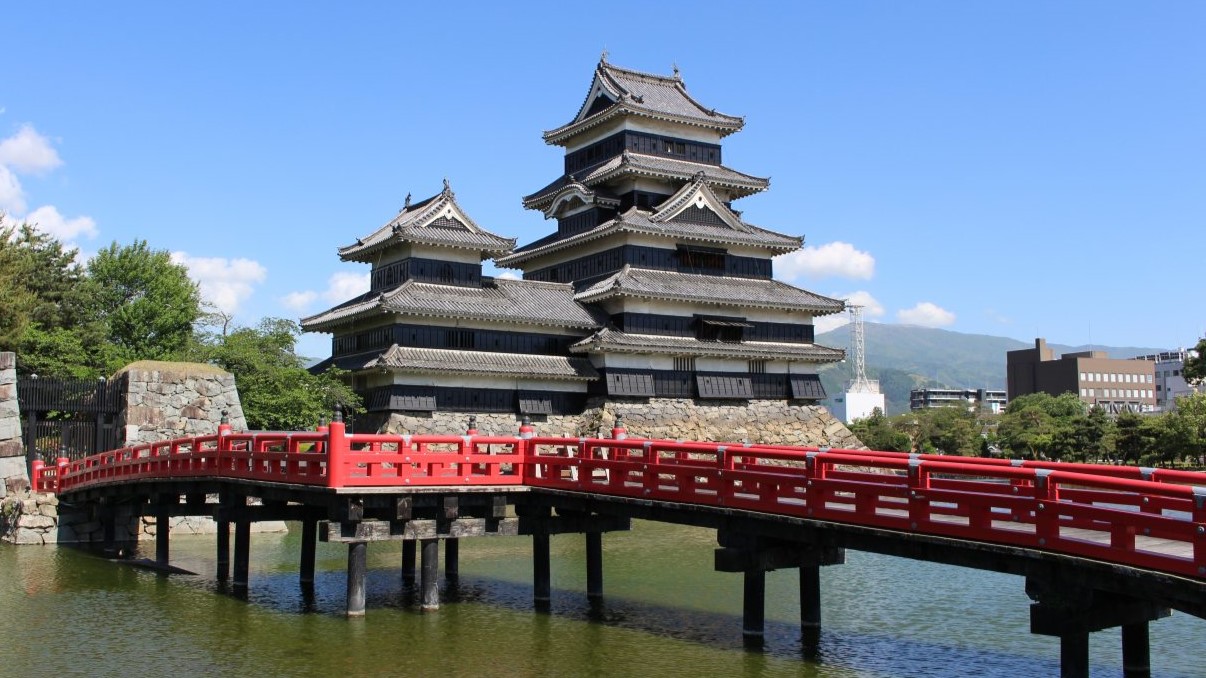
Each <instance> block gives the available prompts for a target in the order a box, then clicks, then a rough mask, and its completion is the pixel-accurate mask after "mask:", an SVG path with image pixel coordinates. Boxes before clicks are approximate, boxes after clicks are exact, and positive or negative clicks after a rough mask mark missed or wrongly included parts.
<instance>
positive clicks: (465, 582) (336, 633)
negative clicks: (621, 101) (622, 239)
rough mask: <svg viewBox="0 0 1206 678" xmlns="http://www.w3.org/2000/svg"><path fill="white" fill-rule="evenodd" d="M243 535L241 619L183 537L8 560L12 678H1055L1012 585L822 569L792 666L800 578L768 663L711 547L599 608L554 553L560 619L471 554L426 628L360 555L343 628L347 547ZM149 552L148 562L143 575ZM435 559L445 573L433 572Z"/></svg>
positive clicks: (888, 567)
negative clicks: (811, 628)
mask: <svg viewBox="0 0 1206 678" xmlns="http://www.w3.org/2000/svg"><path fill="white" fill-rule="evenodd" d="M299 543H300V536H299V534H298V533H297V532H296V531H294V532H291V533H289V534H288V535H284V534H281V535H270V534H254V535H252V544H251V554H252V565H251V569H252V571H251V583H250V594H249V597H248V599H247V600H245V601H244V600H239V599H236V598H234V597H232V596H230V595H228V594H226V593H223V592H222V590H221V587H220V586H219V585H218V584H217V582H216V580H215V576H214V555H213V551H214V540H213V538H212V537H178V538H175V539H174V540H173V541H172V563H173V564H174V565H176V566H178V567H182V568H185V569H187V570H190V571H193V572H196V573H197V574H195V575H172V576H170V577H169V576H162V575H159V574H156V573H154V572H151V571H147V570H141V569H138V568H135V567H132V566H130V565H128V564H116V563H113V562H110V561H106V560H103V559H101V558H98V557H95V556H92V555H88V554H86V553H83V552H80V551H76V550H72V549H68V548H54V547H29V546H23V547H14V546H7V545H6V546H0V637H2V638H3V639H4V640H5V643H4V649H3V650H2V651H0V674H3V675H5V676H22V677H30V676H122V677H124V678H132V677H135V676H171V677H173V678H184V677H188V676H231V677H235V676H238V677H246V676H648V677H657V676H823V677H836V676H860V677H861V676H874V677H881V676H882V677H887V676H967V675H978V676H1002V677H1004V676H1009V677H1014V676H1050V675H1058V671H1059V667H1058V657H1059V645H1058V642H1057V641H1056V640H1055V639H1051V638H1045V637H1039V636H1032V635H1030V633H1029V632H1028V626H1029V617H1028V611H1027V606H1028V604H1029V601H1028V599H1027V598H1026V595H1025V593H1024V592H1023V582H1022V580H1021V579H1020V578H1018V577H1012V576H1008V575H1000V574H995V573H986V572H980V571H974V570H965V569H960V568H954V567H947V566H941V565H933V564H928V563H920V562H915V561H909V560H902V559H895V558H888V557H884V556H877V555H873V554H865V553H858V552H848V553H847V564H845V565H840V566H834V567H828V568H824V569H823V570H822V591H823V596H824V610H823V613H824V623H825V627H824V629H823V631H822V634H821V639H820V648H821V649H820V654H819V657H818V658H817V659H816V660H815V661H808V660H805V659H804V658H803V657H802V653H801V649H800V648H801V646H800V640H799V637H800V632H799V627H798V619H799V607H798V602H797V595H798V580H797V577H796V573H795V571H781V572H772V573H770V574H768V577H767V605H766V614H767V625H766V631H767V636H766V645H765V648H764V649H763V650H762V651H761V652H752V651H747V650H745V649H743V648H742V644H741V590H742V580H741V576H740V575H738V574H725V573H716V572H713V571H712V569H711V567H712V550H713V548H714V547H715V537H714V533H713V532H712V531H710V530H704V529H698V528H687V527H679V526H671V525H662V524H657V523H647V522H635V523H634V525H633V530H632V531H631V532H628V533H613V534H608V535H605V536H604V587H605V593H606V599H605V602H604V605H603V606H602V608H601V609H598V608H596V609H594V610H592V608H591V607H590V606H589V605H588V603H587V601H586V596H585V593H584V591H585V587H586V581H585V579H586V575H585V572H586V565H585V546H584V540H583V539H582V537H581V536H576V535H565V536H559V537H554V538H553V540H552V554H553V561H552V566H553V603H552V609H551V611H550V612H549V613H548V614H539V613H536V612H534V611H533V608H532V603H531V595H532V589H531V542H530V539H528V538H524V537H510V538H483V539H468V540H462V544H461V576H460V582H459V585H458V586H457V587H456V588H455V590H449V591H445V602H444V605H443V607H442V608H441V609H440V610H439V611H438V612H435V613H426V614H424V613H421V612H419V610H418V606H417V604H416V602H415V601H416V598H415V591H413V590H412V589H411V588H409V587H405V586H403V585H402V583H401V581H400V576H399V565H400V563H401V549H400V547H399V546H398V545H397V544H392V545H389V544H373V545H371V546H370V547H369V577H368V582H367V591H368V613H367V615H366V616H365V617H364V618H363V619H353V620H349V619H347V618H345V617H344V615H343V610H344V592H345V579H344V567H345V564H346V563H345V561H346V547H342V546H337V545H328V544H319V562H318V573H317V576H316V583H315V587H314V591H313V595H311V596H307V595H304V594H303V592H302V589H301V588H300V587H299V585H298V583H297V554H298V551H299ZM153 548H154V547H153V544H145V545H144V546H143V549H144V551H143V553H141V554H140V555H143V556H151V557H153ZM441 555H442V554H441ZM1151 637H1152V667H1153V675H1155V676H1198V677H1201V676H1206V659H1204V658H1203V657H1202V650H1203V648H1206V621H1203V620H1199V619H1196V618H1193V617H1188V616H1185V615H1180V614H1174V615H1173V616H1172V617H1170V618H1168V619H1164V620H1161V621H1158V622H1154V623H1153V624H1152V625H1151ZM1119 647H1120V641H1119V633H1118V632H1117V631H1116V630H1115V631H1107V632H1102V633H1098V634H1093V636H1092V640H1091V652H1092V662H1093V675H1094V676H1118V675H1121V672H1122V671H1121V665H1122V664H1121V656H1120V649H1119Z"/></svg>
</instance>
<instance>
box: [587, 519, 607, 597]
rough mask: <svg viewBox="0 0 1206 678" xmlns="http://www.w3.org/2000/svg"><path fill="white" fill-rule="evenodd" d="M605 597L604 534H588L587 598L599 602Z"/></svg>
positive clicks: (589, 532) (593, 532) (596, 532)
mask: <svg viewBox="0 0 1206 678" xmlns="http://www.w3.org/2000/svg"><path fill="white" fill-rule="evenodd" d="M602 597H603V533H602V532H598V531H588V532H587V533H586V598H587V599H588V600H594V601H597V600H599V599H601V598H602Z"/></svg>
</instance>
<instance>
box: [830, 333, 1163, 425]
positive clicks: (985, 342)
mask: <svg viewBox="0 0 1206 678" xmlns="http://www.w3.org/2000/svg"><path fill="white" fill-rule="evenodd" d="M863 329H864V347H865V349H866V351H865V354H864V355H865V358H866V367H867V377H868V378H870V379H876V378H878V379H879V380H880V390H881V391H882V392H883V393H884V396H885V401H886V409H887V414H889V415H892V414H900V413H901V412H906V411H908V409H909V390H910V389H914V388H922V387H926V386H938V387H946V388H971V389H977V388H986V389H991V390H1002V391H1003V390H1005V353H1006V352H1007V351H1016V350H1018V349H1023V348H1033V347H1034V342H1024V341H1018V340H1017V339H1010V338H1008V337H993V336H988V335H984V334H963V333H961V332H952V331H950V330H939V329H934V328H931V327H918V326H915V325H895V324H881V323H864V324H863ZM816 341H817V343H818V344H822V345H824V346H833V347H836V348H846V349H847V351H848V352H849V347H850V326H849V325H844V326H842V327H839V328H837V329H835V330H831V331H829V332H824V333H822V334H818V335H817V338H816ZM1048 346H1050V347H1051V348H1052V349H1053V350H1054V351H1055V354H1056V356H1057V357H1058V356H1059V355H1061V354H1064V353H1073V352H1077V351H1089V350H1096V351H1105V352H1106V353H1108V354H1109V356H1110V357H1111V358H1131V357H1134V356H1137V355H1146V354H1149V353H1158V352H1160V351H1163V350H1168V349H1160V348H1150V347H1134V346H1122V347H1112V346H1091V347H1090V346H1065V345H1062V344H1048ZM852 359H853V356H851V359H849V360H847V361H846V362H845V363H841V364H838V365H830V366H828V367H826V368H824V369H822V370H821V382H822V384H824V386H825V391H826V392H827V393H829V394H830V395H833V394H837V393H841V392H842V391H844V390H845V388H846V383H847V382H848V381H849V380H850V378H851V377H852V371H853V360H852ZM826 404H829V403H826Z"/></svg>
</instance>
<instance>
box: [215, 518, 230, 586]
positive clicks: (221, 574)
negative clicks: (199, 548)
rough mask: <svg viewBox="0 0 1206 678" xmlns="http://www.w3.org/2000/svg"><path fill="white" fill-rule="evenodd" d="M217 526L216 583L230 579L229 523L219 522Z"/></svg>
mask: <svg viewBox="0 0 1206 678" xmlns="http://www.w3.org/2000/svg"><path fill="white" fill-rule="evenodd" d="M217 524H218V545H217V550H218V573H217V577H218V581H220V582H224V581H227V580H229V579H230V521H229V520H219V521H217Z"/></svg>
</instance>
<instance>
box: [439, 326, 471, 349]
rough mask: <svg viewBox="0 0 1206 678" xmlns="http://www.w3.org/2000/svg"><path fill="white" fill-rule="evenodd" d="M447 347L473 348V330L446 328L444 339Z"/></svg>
mask: <svg viewBox="0 0 1206 678" xmlns="http://www.w3.org/2000/svg"><path fill="white" fill-rule="evenodd" d="M445 341H446V343H447V347H448V348H473V347H474V345H475V343H476V342H474V336H473V330H448V334H447V337H446V339H445Z"/></svg>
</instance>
